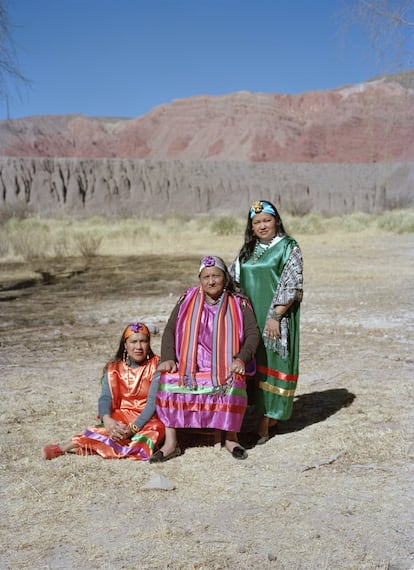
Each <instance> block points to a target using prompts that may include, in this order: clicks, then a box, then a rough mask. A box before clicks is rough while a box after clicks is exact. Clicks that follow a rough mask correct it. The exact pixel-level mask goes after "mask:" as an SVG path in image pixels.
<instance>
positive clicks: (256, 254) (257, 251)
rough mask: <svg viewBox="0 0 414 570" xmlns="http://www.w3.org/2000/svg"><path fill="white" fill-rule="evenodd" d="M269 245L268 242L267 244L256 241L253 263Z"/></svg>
mask: <svg viewBox="0 0 414 570" xmlns="http://www.w3.org/2000/svg"><path fill="white" fill-rule="evenodd" d="M269 245H270V243H269V244H267V245H264V244H261V243H260V242H257V243H256V245H255V246H254V250H253V261H252V264H253V265H254V264H255V263H256V261H258V260H259V259H260V258H261V257H262V255H263V254H264V252H265V251H267V250H268V248H269Z"/></svg>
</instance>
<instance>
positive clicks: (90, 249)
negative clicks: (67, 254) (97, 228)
mask: <svg viewBox="0 0 414 570" xmlns="http://www.w3.org/2000/svg"><path fill="white" fill-rule="evenodd" d="M75 241H76V243H77V246H78V249H79V252H80V254H81V255H82V257H85V258H86V259H89V258H90V257H95V256H96V255H98V250H99V248H100V246H101V243H102V236H98V235H96V234H91V233H85V234H77V235H76V236H75Z"/></svg>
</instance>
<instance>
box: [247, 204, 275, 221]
mask: <svg viewBox="0 0 414 570" xmlns="http://www.w3.org/2000/svg"><path fill="white" fill-rule="evenodd" d="M262 212H264V213H266V214H272V216H275V217H276V212H275V209H274V208H273V206H271V205H270V204H269V202H260V200H258V201H257V202H253V204H252V207H251V208H250V219H252V218H254V217H255V216H256V215H257V214H261V213H262Z"/></svg>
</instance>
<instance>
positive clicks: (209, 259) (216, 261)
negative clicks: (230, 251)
mask: <svg viewBox="0 0 414 570" xmlns="http://www.w3.org/2000/svg"><path fill="white" fill-rule="evenodd" d="M205 267H218V268H219V269H221V270H222V271H223V272H224V273H227V267H226V266H225V265H224V263H223V260H222V259H220V258H219V257H215V256H214V255H207V256H206V257H203V259H202V260H201V264H200V269H199V270H198V274H199V275H200V273H201V272H202V271H203V269H204V268H205Z"/></svg>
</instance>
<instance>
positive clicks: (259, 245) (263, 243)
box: [252, 235, 284, 265]
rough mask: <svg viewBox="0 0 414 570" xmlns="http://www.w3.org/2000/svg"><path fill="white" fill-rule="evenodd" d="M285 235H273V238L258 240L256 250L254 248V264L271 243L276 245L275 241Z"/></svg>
mask: <svg viewBox="0 0 414 570" xmlns="http://www.w3.org/2000/svg"><path fill="white" fill-rule="evenodd" d="M283 237H284V236H277V235H276V236H273V237H272V239H269V240H268V241H259V240H257V241H256V245H255V246H254V250H253V261H252V264H253V265H254V264H255V263H256V261H258V260H259V259H260V258H261V257H262V255H263V254H264V253H265V251H267V250H268V249H269V247H270V246H271V245H274V244H275V243H277V242H278V241H280V240H281V239H283Z"/></svg>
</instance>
